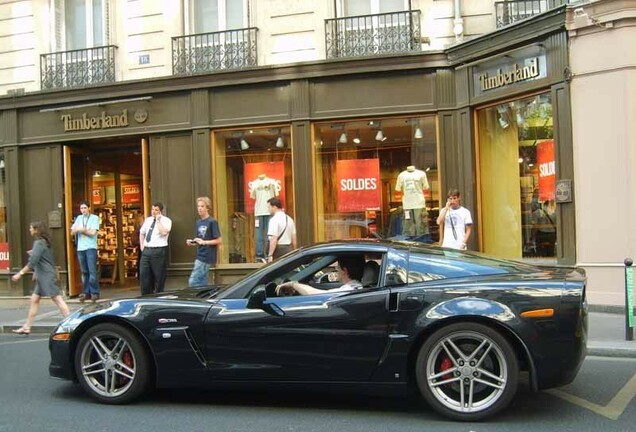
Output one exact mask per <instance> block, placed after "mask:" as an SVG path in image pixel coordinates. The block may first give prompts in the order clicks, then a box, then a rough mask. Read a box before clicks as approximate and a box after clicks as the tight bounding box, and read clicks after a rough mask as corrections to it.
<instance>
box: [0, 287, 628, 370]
mask: <svg viewBox="0 0 636 432" xmlns="http://www.w3.org/2000/svg"><path fill="white" fill-rule="evenodd" d="M136 295H137V290H136V289H135V290H123V291H119V292H117V293H115V295H114V296H111V299H112V298H121V297H130V296H136ZM100 301H106V299H102V300H100ZM67 303H68V306H69V308H70V309H71V311H74V310H77V309H79V308H80V307H81V304H80V303H79V301H78V300H77V299H70V300H67ZM620 309H621V308H617V307H612V308H607V307H603V306H594V305H592V306H590V310H591V312H590V314H589V335H588V342H587V348H588V355H590V356H605V357H632V358H636V340H633V341H626V340H625V315H624V313H618V312H620ZM28 310H29V299H28V298H26V297H24V298H12V299H6V298H0V333H11V330H12V329H16V328H19V327H20V326H22V324H23V323H24V320H25V318H26V315H27V311H28ZM61 319H62V315H61V314H60V313H59V311H58V310H57V307H55V305H54V304H53V302H51V300H50V299H48V298H46V299H42V302H41V303H40V311H39V313H38V315H37V316H36V318H35V322H34V323H33V327H31V333H32V334H37V335H41V336H48V334H49V333H50V332H51V331H53V329H54V328H55V326H56V325H57V323H58V322H59V321H60V320H61ZM634 333H635V336H636V331H635V332H634ZM16 337H21V336H18V335H16Z"/></svg>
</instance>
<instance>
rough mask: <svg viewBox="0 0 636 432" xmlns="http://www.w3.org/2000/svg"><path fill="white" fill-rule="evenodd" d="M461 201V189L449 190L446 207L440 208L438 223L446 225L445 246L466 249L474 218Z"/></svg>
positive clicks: (443, 241) (443, 243)
mask: <svg viewBox="0 0 636 432" xmlns="http://www.w3.org/2000/svg"><path fill="white" fill-rule="evenodd" d="M460 202H461V197H460V193H459V190H457V189H451V190H449V191H448V199H447V200H446V207H444V208H443V209H442V210H440V212H439V216H438V217H437V225H442V224H443V225H444V237H443V240H442V246H443V247H447V248H452V249H461V250H466V245H467V244H468V239H470V234H471V232H472V230H473V219H472V217H471V216H470V211H469V210H468V209H467V208H465V207H462V206H461V204H460Z"/></svg>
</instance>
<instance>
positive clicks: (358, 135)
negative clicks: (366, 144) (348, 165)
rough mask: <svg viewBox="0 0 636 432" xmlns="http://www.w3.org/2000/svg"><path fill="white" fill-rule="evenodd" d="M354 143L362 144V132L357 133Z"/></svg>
mask: <svg viewBox="0 0 636 432" xmlns="http://www.w3.org/2000/svg"><path fill="white" fill-rule="evenodd" d="M353 142H354V143H356V144H360V131H358V132H356V137H355V138H354V139H353Z"/></svg>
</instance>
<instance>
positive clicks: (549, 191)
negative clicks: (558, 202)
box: [537, 140, 556, 202]
mask: <svg viewBox="0 0 636 432" xmlns="http://www.w3.org/2000/svg"><path fill="white" fill-rule="evenodd" d="M537 165H538V167H539V201H541V202H543V201H548V200H553V199H554V195H555V191H556V163H555V161H554V141H553V140H547V141H543V142H541V143H539V144H537Z"/></svg>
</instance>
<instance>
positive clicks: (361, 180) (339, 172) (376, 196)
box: [336, 159, 380, 213]
mask: <svg viewBox="0 0 636 432" xmlns="http://www.w3.org/2000/svg"><path fill="white" fill-rule="evenodd" d="M336 179H337V187H338V212H339V213H353V212H362V211H366V210H379V209H380V159H351V160H340V161H337V162H336Z"/></svg>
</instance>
